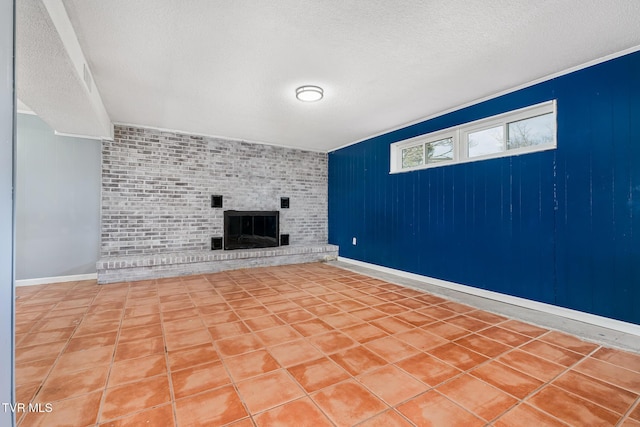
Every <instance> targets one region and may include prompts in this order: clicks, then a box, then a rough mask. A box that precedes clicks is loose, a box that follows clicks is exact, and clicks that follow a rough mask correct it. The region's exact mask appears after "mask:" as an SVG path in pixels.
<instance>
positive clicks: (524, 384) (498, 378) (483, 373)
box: [470, 362, 543, 399]
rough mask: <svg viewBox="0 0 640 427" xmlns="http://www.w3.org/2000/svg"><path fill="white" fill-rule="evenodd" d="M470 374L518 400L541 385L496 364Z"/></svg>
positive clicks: (524, 375) (540, 382) (481, 367)
mask: <svg viewBox="0 0 640 427" xmlns="http://www.w3.org/2000/svg"><path fill="white" fill-rule="evenodd" d="M470 374H471V375H473V376H474V377H476V378H479V379H481V380H483V381H484V382H486V383H489V384H491V385H492V386H494V387H497V388H499V389H500V390H502V391H504V392H506V393H509V394H510V395H512V396H515V397H517V398H518V399H523V398H524V397H525V396H527V395H528V394H529V393H531V392H533V391H534V390H535V389H537V388H538V387H540V386H541V385H542V384H543V382H542V381H540V380H538V379H536V378H533V377H530V376H529V375H526V374H524V373H522V372H519V371H516V370H515V369H512V368H510V367H508V366H506V365H503V364H502V363H498V362H489V363H487V364H485V365H482V366H480V367H479V368H477V369H474V370H473V371H471V372H470Z"/></svg>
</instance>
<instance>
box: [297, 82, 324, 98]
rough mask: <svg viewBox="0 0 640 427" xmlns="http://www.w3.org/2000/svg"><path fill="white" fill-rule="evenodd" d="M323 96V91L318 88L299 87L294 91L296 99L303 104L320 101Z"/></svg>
mask: <svg viewBox="0 0 640 427" xmlns="http://www.w3.org/2000/svg"><path fill="white" fill-rule="evenodd" d="M323 95H324V91H323V90H322V88H321V87H320V86H310V85H307V86H300V87H299V88H298V89H296V98H298V99H299V100H300V101H304V102H315V101H320V100H321V99H322V96H323Z"/></svg>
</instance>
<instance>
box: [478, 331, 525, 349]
mask: <svg viewBox="0 0 640 427" xmlns="http://www.w3.org/2000/svg"><path fill="white" fill-rule="evenodd" d="M478 335H482V336H484V337H487V338H491V339H492V340H494V341H498V342H500V343H502V344H506V345H508V346H512V347H517V346H519V345H522V344H524V343H526V342H527V341H530V340H531V337H528V336H526V335H522V334H519V333H517V332H514V331H510V330H508V329H504V328H501V327H499V326H493V327H491V328H487V329H483V330H482V331H480V332H478Z"/></svg>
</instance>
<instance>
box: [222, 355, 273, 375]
mask: <svg viewBox="0 0 640 427" xmlns="http://www.w3.org/2000/svg"><path fill="white" fill-rule="evenodd" d="M224 364H225V366H226V367H227V369H228V370H229V372H231V377H232V378H233V379H234V381H242V380H245V379H247V378H251V377H255V376H257V375H262V374H265V373H267V372H270V371H275V370H276V369H279V368H280V365H279V364H278V362H276V360H275V359H274V358H273V357H272V356H271V355H270V354H269V353H268V352H267V351H266V350H257V351H253V352H250V353H245V354H242V355H240V356H235V357H229V358H227V359H225V361H224Z"/></svg>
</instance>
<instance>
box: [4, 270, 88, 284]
mask: <svg viewBox="0 0 640 427" xmlns="http://www.w3.org/2000/svg"><path fill="white" fill-rule="evenodd" d="M97 278H98V274H97V273H90V274H75V275H73V276H58V277H41V278H38V279H22V280H16V286H33V285H45V284H48V283H62V282H79V281H80V280H96V279H97Z"/></svg>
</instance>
